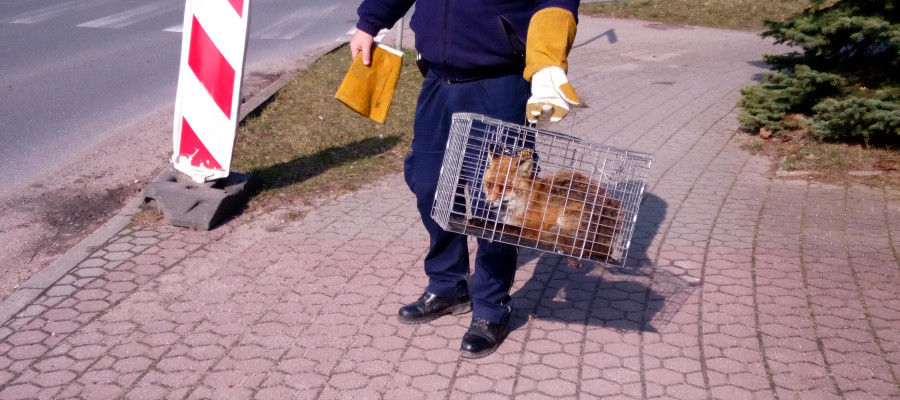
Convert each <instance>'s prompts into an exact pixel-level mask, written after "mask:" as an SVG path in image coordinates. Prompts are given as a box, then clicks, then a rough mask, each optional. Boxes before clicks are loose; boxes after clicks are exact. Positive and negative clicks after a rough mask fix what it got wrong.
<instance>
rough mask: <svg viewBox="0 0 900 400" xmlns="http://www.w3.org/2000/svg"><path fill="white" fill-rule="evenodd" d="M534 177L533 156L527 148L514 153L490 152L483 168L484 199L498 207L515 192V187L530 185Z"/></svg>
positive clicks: (515, 193)
mask: <svg viewBox="0 0 900 400" xmlns="http://www.w3.org/2000/svg"><path fill="white" fill-rule="evenodd" d="M533 177H534V158H533V156H532V154H531V151H529V150H522V151H520V152H518V153H516V154H515V155H505V154H502V155H497V154H492V155H491V156H490V159H489V160H488V164H487V168H485V170H484V178H483V179H482V186H483V187H484V194H485V199H486V200H487V201H488V202H489V203H490V205H491V207H493V208H497V207H500V206H501V205H502V204H503V203H505V202H508V201H509V199H510V198H512V197H515V196H517V195H520V194H521V193H519V194H517V192H516V189H517V187H523V186H525V187H527V186H530V184H528V183H527V182H529V181H530V180H531V179H533Z"/></svg>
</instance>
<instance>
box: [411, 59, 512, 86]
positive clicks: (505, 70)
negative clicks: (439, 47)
mask: <svg viewBox="0 0 900 400" xmlns="http://www.w3.org/2000/svg"><path fill="white" fill-rule="evenodd" d="M416 63H417V64H418V66H419V70H420V71H421V72H422V75H425V74H427V73H428V71H431V72H433V73H434V75H435V76H437V77H438V78H440V79H441V80H442V81H445V82H450V83H460V82H469V81H475V80H479V79H489V78H496V77H499V76H504V75H516V74H519V75H521V74H522V71H524V70H525V65H523V64H518V63H516V64H508V65H496V66H490V67H480V68H474V69H462V68H457V67H450V66H447V65H443V64H435V63H430V62H427V61H425V60H423V59H419V60H417V61H416Z"/></svg>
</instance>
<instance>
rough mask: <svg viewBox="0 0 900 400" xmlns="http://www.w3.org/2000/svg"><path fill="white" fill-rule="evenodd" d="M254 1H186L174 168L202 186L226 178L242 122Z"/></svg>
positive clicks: (174, 129)
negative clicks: (238, 128) (241, 102)
mask: <svg viewBox="0 0 900 400" xmlns="http://www.w3.org/2000/svg"><path fill="white" fill-rule="evenodd" d="M249 25H250V0H196V1H194V0H187V4H186V5H185V10H184V29H183V34H182V40H181V64H180V67H179V73H178V89H177V92H176V95H175V124H174V127H173V154H172V164H174V166H175V169H177V170H179V171H181V172H183V173H185V174H186V175H188V176H190V177H191V179H193V180H194V181H195V182H198V183H202V182H206V181H210V180H215V179H219V178H225V177H227V176H228V173H229V169H230V168H231V155H232V151H233V150H234V136H235V132H236V131H237V125H238V122H239V114H238V106H239V105H240V95H241V80H242V77H243V72H244V58H245V56H246V54H247V38H248V27H249Z"/></svg>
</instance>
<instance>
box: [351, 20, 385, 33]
mask: <svg viewBox="0 0 900 400" xmlns="http://www.w3.org/2000/svg"><path fill="white" fill-rule="evenodd" d="M356 29H359V30H361V31H363V32H365V33H368V34H369V36H375V35H376V34H378V31H380V30H381V29H380V28H378V27H377V26H375V25H373V24H370V23H368V22H366V21H363V20H359V21H357V22H356Z"/></svg>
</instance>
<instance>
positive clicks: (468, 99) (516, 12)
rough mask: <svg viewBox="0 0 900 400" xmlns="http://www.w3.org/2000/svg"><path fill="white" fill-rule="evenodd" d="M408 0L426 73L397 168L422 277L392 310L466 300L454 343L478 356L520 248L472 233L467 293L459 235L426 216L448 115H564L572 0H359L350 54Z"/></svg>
mask: <svg viewBox="0 0 900 400" xmlns="http://www.w3.org/2000/svg"><path fill="white" fill-rule="evenodd" d="M414 2H415V3H416V10H415V13H414V14H413V16H412V20H411V21H410V26H411V28H412V30H413V31H414V32H415V33H416V50H418V52H419V55H420V56H421V60H420V63H421V64H422V65H423V70H427V73H425V81H424V82H423V84H422V91H421V93H420V94H419V99H418V103H417V106H416V116H415V123H414V138H413V142H412V146H411V147H412V151H411V153H410V154H409V156H407V158H406V161H405V164H404V174H405V178H406V183H407V185H408V186H409V188H410V190H411V191H412V192H413V193H414V194H415V195H416V199H417V207H418V209H419V213H420V215H421V218H422V223H423V224H424V225H425V229H426V230H427V231H428V234H429V236H430V246H429V249H428V254H427V255H426V257H425V274H426V275H427V276H428V286H427V287H426V289H425V293H424V294H423V295H422V296H421V297H420V298H419V299H418V300H417V301H415V302H413V303H411V304H408V305H406V306H404V307H402V308H401V309H400V311H399V313H398V319H399V320H400V322H402V323H407V324H417V323H425V322H429V321H432V320H434V319H436V318H439V317H441V316H443V315H448V314H461V313H465V312H468V311H469V310H470V309H471V310H472V311H473V313H472V323H471V325H470V327H469V330H468V331H467V332H466V334H465V335H464V336H463V339H462V344H461V346H460V353H461V354H462V356H463V357H469V358H479V357H484V356H486V355H488V354H490V353H492V352H494V351H495V350H496V349H497V347H498V346H499V345H500V343H501V342H502V341H503V339H504V338H505V337H506V335H507V333H508V328H507V324H508V322H509V317H510V314H511V311H512V309H511V308H510V306H509V304H508V303H509V300H510V298H509V290H510V287H511V286H512V282H513V277H514V274H515V268H516V256H517V255H518V249H517V248H516V247H515V246H511V245H507V244H501V243H492V242H489V241H487V240H482V239H479V240H478V251H477V253H476V256H475V273H474V277H473V288H472V290H471V293H470V291H469V287H468V283H467V280H466V278H467V277H468V275H469V256H468V249H467V243H466V237H465V236H463V235H458V234H455V233H449V232H446V231H444V230H443V229H441V228H440V227H439V226H438V225H437V223H436V222H435V221H434V220H432V219H431V207H432V202H433V201H434V194H435V189H436V187H437V181H438V176H439V174H440V168H441V163H442V161H443V158H444V149H445V147H446V143H447V138H448V135H449V130H450V122H451V118H450V117H451V115H452V114H453V113H455V112H473V113H479V114H483V115H486V116H488V117H492V118H497V119H500V120H504V121H508V122H513V123H518V124H522V123H524V122H525V120H528V121H529V122H536V121H537V119H538V118H539V117H540V116H541V115H549V116H550V120H551V121H554V122H555V121H558V120H560V119H561V118H562V117H564V116H565V115H566V113H567V112H568V109H569V106H568V105H569V104H578V101H579V100H578V97H577V95H576V94H575V91H574V89H573V88H572V86H571V85H569V83H568V80H567V78H566V68H567V67H568V65H567V63H566V56H567V54H568V52H569V49H570V48H571V45H572V40H573V39H574V37H575V25H576V20H575V15H577V12H578V5H579V0H419V1H418V2H416V1H415V0H363V2H362V4H361V5H360V6H359V9H358V14H359V21H358V22H357V24H356V27H357V32H356V34H355V35H354V36H353V38H352V39H351V41H350V51H351V56H353V57H356V56H357V54H358V53H360V52H361V53H362V58H363V62H364V63H365V64H366V65H368V64H369V62H370V53H371V51H372V46H373V36H374V35H375V34H377V33H378V31H379V30H381V29H383V28H389V27H392V26H393V25H394V23H395V22H396V21H397V20H398V19H400V17H401V16H403V15H404V14H405V13H406V12H407V11H408V10H409V8H410V7H411V6H412V4H413V3H414ZM525 32H527V37H525V36H523V33H525ZM523 41H524V42H525V44H524V45H523ZM523 51H524V53H525V54H522V53H523ZM529 81H530V84H529ZM529 90H530V92H531V97H530V98H529Z"/></svg>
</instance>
